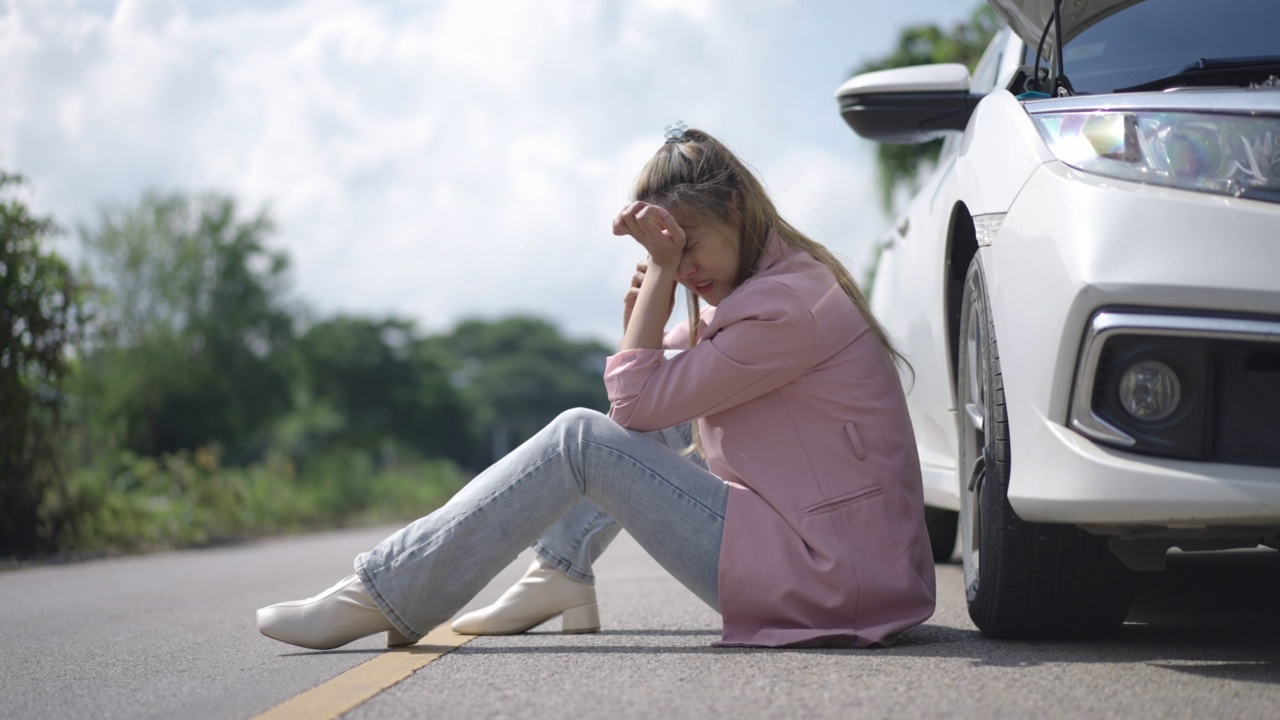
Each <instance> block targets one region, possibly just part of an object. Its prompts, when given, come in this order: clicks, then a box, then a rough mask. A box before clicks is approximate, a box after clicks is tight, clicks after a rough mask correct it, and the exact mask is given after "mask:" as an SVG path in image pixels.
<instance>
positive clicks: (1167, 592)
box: [463, 551, 1280, 684]
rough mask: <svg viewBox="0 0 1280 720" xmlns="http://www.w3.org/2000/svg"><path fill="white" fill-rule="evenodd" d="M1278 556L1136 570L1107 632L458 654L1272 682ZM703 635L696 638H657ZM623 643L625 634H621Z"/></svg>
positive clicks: (962, 631) (930, 626) (635, 640)
mask: <svg viewBox="0 0 1280 720" xmlns="http://www.w3.org/2000/svg"><path fill="white" fill-rule="evenodd" d="M1278 597H1280V553H1276V552H1270V551H1267V552H1261V551H1258V552H1255V551H1249V552H1225V553H1196V554H1180V555H1173V556H1170V558H1169V568H1168V570H1166V571H1165V572H1163V573H1153V574H1143V575H1142V576H1141V577H1140V579H1139V582H1138V588H1137V593H1136V596H1135V600H1134V604H1133V608H1132V610H1131V611H1130V614H1129V618H1128V620H1127V622H1126V623H1125V625H1124V626H1123V627H1122V628H1121V629H1120V631H1119V632H1118V633H1117V634H1116V635H1115V636H1113V637H1111V638H1107V639H1102V640H1078V641H1008V640H992V639H989V638H985V637H983V636H982V634H981V633H979V632H978V631H977V630H976V629H974V628H973V626H972V625H968V624H967V623H966V624H965V625H964V626H963V627H953V626H949V625H942V624H934V623H926V624H925V625H922V626H920V627H918V628H915V629H913V630H911V631H909V632H907V633H904V634H903V635H902V637H901V638H900V639H899V641H898V643H897V644H895V645H893V646H892V647H888V648H881V649H875V650H858V649H842V648H820V649H806V650H799V649H753V648H714V647H711V645H710V644H711V643H712V642H714V641H715V640H717V639H718V632H716V631H715V630H714V629H708V630H662V629H641V630H613V631H605V632H601V633H598V634H596V635H594V636H593V637H592V639H591V640H586V641H584V640H585V638H583V639H582V640H579V641H576V642H566V641H565V640H563V636H560V635H558V634H555V633H538V634H542V635H545V638H543V639H541V641H540V640H539V639H537V637H536V636H537V635H538V634H531V635H533V637H530V635H526V636H524V638H522V639H521V640H520V641H518V642H513V643H512V644H509V645H502V646H483V647H481V646H476V645H468V646H465V648H464V649H463V652H465V653H467V654H484V655H524V654H530V655H555V654H637V653H640V654H655V655H656V654H720V655H728V654H740V653H808V654H814V655H837V656H838V655H848V654H866V653H875V654H876V655H883V656H885V657H890V656H891V657H901V658H909V657H927V658H956V659H965V660H968V661H970V662H971V663H972V664H973V665H974V666H975V667H982V666H991V667H1032V666H1038V665H1048V664H1064V663H1066V664H1075V663H1082V664H1083V663H1102V664H1113V665H1114V664H1118V665H1126V664H1144V665H1148V666H1151V667H1159V668H1164V669H1168V670H1173V671H1175V672H1182V673H1188V674H1192V675H1198V676H1201V677H1205V678H1211V679H1230V680H1239V681H1245V682H1254V683H1267V684H1277V683H1280V612H1277V607H1276V598H1278ZM700 636H701V637H705V638H706V644H699V645H693V646H690V645H685V644H680V643H679V642H678V641H677V643H665V644H664V642H663V638H664V637H669V638H672V639H676V638H680V637H686V638H688V639H694V638H697V637H700ZM628 640H630V641H628Z"/></svg>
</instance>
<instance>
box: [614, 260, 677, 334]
mask: <svg viewBox="0 0 1280 720" xmlns="http://www.w3.org/2000/svg"><path fill="white" fill-rule="evenodd" d="M648 271H649V261H648V260H641V261H640V262H638V263H636V273H635V274H634V275H632V276H631V286H630V287H628V288H627V294H626V295H625V296H623V298H622V332H624V333H625V332H626V331H627V326H628V325H630V324H631V311H632V310H634V309H635V307H636V298H638V297H640V285H641V284H643V283H644V274H645V273H646V272H648ZM675 303H676V287H675V286H674V285H672V286H671V303H670V305H671V306H672V307H674V306H675ZM669 312H670V311H668V313H669Z"/></svg>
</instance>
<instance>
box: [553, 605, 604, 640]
mask: <svg viewBox="0 0 1280 720" xmlns="http://www.w3.org/2000/svg"><path fill="white" fill-rule="evenodd" d="M561 623H562V629H561V630H560V632H562V633H565V634H574V633H592V632H598V631H599V630H600V610H599V608H598V607H596V604H595V603H588V604H586V605H579V606H578V607H571V608H569V609H568V610H565V611H564V613H563V614H562V615H561Z"/></svg>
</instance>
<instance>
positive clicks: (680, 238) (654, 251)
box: [613, 202, 685, 271]
mask: <svg viewBox="0 0 1280 720" xmlns="http://www.w3.org/2000/svg"><path fill="white" fill-rule="evenodd" d="M613 234H614V235H630V236H631V237H633V238H635V240H636V242H638V243H640V244H641V245H642V246H643V247H644V249H645V250H646V251H648V253H649V259H650V261H651V262H652V263H653V265H654V266H655V267H660V268H663V269H666V270H672V271H674V270H675V269H676V268H677V267H678V266H679V265H680V257H681V255H682V254H683V253H684V245H685V236H684V229H683V228H681V227H680V223H678V222H676V219H675V218H674V217H672V216H671V213H669V212H667V211H666V209H665V208H661V207H659V206H657V205H650V204H649V203H643V202H633V203H631V204H629V205H627V206H626V207H624V208H622V212H620V213H618V217H616V218H614V220H613Z"/></svg>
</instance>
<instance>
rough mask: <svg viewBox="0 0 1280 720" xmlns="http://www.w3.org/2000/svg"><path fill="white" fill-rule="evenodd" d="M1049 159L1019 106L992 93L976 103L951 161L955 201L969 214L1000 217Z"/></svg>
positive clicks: (1010, 98)
mask: <svg viewBox="0 0 1280 720" xmlns="http://www.w3.org/2000/svg"><path fill="white" fill-rule="evenodd" d="M1052 160H1054V157H1053V154H1052V153H1051V152H1050V151H1049V148H1048V147H1047V146H1045V144H1044V140H1043V139H1042V138H1041V137H1040V133H1039V132H1038V131H1037V130H1036V128H1035V124H1034V123H1033V122H1032V120H1031V118H1030V117H1029V116H1028V115H1027V111H1026V110H1025V109H1024V108H1023V106H1022V103H1021V102H1019V101H1018V99H1017V98H1015V97H1014V96H1013V95H1012V94H1011V93H1010V92H1009V91H1008V90H996V91H994V92H992V93H990V94H988V95H987V96H986V97H985V98H983V99H982V102H980V103H978V107H977V108H976V109H975V110H974V112H973V117H972V118H970V120H969V125H968V127H967V128H965V133H964V136H963V138H962V139H961V141H960V150H959V155H958V157H957V158H956V164H955V171H954V175H955V178H954V181H955V187H956V200H957V201H958V202H963V203H964V204H965V206H966V207H967V208H968V210H969V214H970V215H986V214H990V213H1002V212H1006V211H1007V210H1008V209H1009V206H1010V205H1012V204H1013V199H1014V198H1015V197H1017V195H1018V192H1019V191H1021V190H1022V186H1023V185H1025V184H1026V182H1027V179H1028V178H1030V177H1031V173H1032V172H1034V171H1035V169H1036V168H1037V167H1039V166H1040V165H1042V164H1044V163H1046V162H1050V161H1052Z"/></svg>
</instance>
